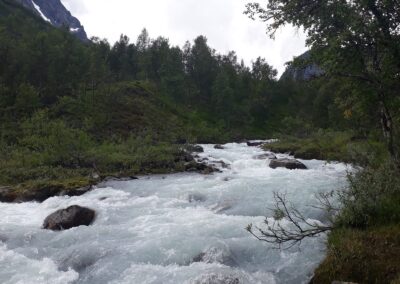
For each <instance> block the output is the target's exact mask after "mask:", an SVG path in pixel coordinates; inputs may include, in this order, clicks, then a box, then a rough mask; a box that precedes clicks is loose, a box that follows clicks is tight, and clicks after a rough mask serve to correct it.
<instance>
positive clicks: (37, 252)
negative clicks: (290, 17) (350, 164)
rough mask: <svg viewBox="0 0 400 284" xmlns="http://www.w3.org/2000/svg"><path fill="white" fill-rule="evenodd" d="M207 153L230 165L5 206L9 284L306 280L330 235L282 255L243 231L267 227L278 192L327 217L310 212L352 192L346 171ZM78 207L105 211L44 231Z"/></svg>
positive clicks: (3, 245) (1, 247) (237, 150)
mask: <svg viewBox="0 0 400 284" xmlns="http://www.w3.org/2000/svg"><path fill="white" fill-rule="evenodd" d="M202 146H203V147H204V149H205V152H204V153H201V154H200V155H199V156H200V158H199V159H204V158H207V159H208V162H209V163H214V164H215V165H217V166H221V163H220V162H221V161H223V162H224V163H225V164H226V165H227V168H222V167H221V170H222V173H215V174H213V175H200V174H195V173H183V174H172V175H156V176H149V177H140V178H139V179H138V180H132V181H112V182H108V183H105V184H102V185H101V186H99V187H98V188H96V189H95V190H93V191H91V192H88V193H86V194H85V195H83V196H79V197H53V198H50V199H48V200H46V201H45V202H43V203H34V202H30V203H22V204H6V203H0V212H2V218H1V219H0V283H10V284H11V283H96V284H97V283H138V284H150V283H152V284H153V283H154V284H156V283H160V284H161V283H162V284H164V283H171V284H172V283H174V284H176V283H187V284H189V283H199V284H208V283H210V284H211V283H212V284H219V283H221V284H222V283H224V284H227V283H228V284H238V283H251V284H254V283H296V284H297V283H307V281H308V280H309V279H310V277H311V276H312V271H313V269H314V268H315V267H316V266H317V265H318V263H319V262H320V261H321V260H322V259H323V257H324V249H325V245H324V239H325V237H324V236H320V237H319V238H315V239H310V240H306V241H304V242H303V243H302V244H301V246H300V247H295V248H292V249H291V250H289V251H278V250H274V249H272V248H271V247H270V246H269V245H268V244H265V243H261V242H259V241H257V240H255V239H254V238H253V237H252V236H251V235H250V234H249V233H248V232H246V230H245V229H244V228H245V227H246V226H247V225H248V224H249V223H254V224H262V222H263V221H264V219H265V217H264V216H265V215H266V214H269V212H268V210H267V208H271V207H273V205H274V201H273V192H274V191H276V192H286V193H287V197H288V198H289V199H290V200H291V201H292V202H293V203H294V204H296V206H298V208H300V210H301V211H302V212H303V213H304V214H305V215H306V216H307V217H308V218H311V219H316V220H322V214H321V212H320V211H318V210H317V209H315V208H312V207H310V206H309V205H312V204H315V203H316V199H315V194H316V193H318V192H327V191H330V190H333V189H337V188H341V187H343V186H345V183H346V178H345V177H346V170H347V168H346V166H345V165H344V164H341V163H326V162H324V161H317V160H312V161H302V162H304V163H305V164H306V165H307V167H308V168H309V170H292V171H291V170H286V169H276V170H272V169H270V168H269V167H268V163H269V160H268V159H266V160H259V159H256V156H257V155H260V154H263V153H264V151H263V150H261V149H260V148H257V147H248V146H247V145H246V144H234V143H232V144H226V145H224V147H225V149H223V150H222V149H214V147H213V145H202ZM278 156H282V157H284V156H285V155H278ZM70 205H81V206H87V207H90V208H92V209H94V210H96V212H97V215H96V220H95V222H94V224H93V225H92V226H90V227H78V228H73V229H70V230H68V231H63V232H52V231H47V230H42V229H41V225H42V222H43V220H44V218H45V217H46V216H47V215H49V214H50V213H52V212H54V211H56V210H58V209H62V208H66V207H68V206H70Z"/></svg>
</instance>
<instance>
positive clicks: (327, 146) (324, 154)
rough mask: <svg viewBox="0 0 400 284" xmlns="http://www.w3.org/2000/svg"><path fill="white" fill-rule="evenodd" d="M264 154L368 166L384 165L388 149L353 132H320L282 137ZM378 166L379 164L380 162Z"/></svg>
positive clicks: (267, 147)
mask: <svg viewBox="0 0 400 284" xmlns="http://www.w3.org/2000/svg"><path fill="white" fill-rule="evenodd" d="M278 138H279V140H278V141H277V142H275V143H271V144H267V145H265V146H264V147H265V150H270V151H272V152H276V153H290V154H292V155H294V156H295V157H296V158H298V159H305V160H311V159H317V160H327V161H342V162H346V163H354V162H357V163H361V164H365V163H366V162H367V160H368V162H369V161H371V159H375V160H379V161H382V160H383V159H384V157H385V149H384V147H383V145H382V144H381V143H379V142H374V141H371V140H368V139H357V138H355V137H354V135H353V134H352V133H351V132H338V131H318V132H315V133H313V134H311V135H309V136H308V137H306V138H298V137H294V136H281V137H278ZM377 162H378V161H377Z"/></svg>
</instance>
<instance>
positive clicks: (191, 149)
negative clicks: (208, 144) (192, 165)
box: [185, 145, 204, 153]
mask: <svg viewBox="0 0 400 284" xmlns="http://www.w3.org/2000/svg"><path fill="white" fill-rule="evenodd" d="M185 149H186V150H187V151H189V152H195V153H203V152H204V149H203V147H201V146H200V145H186V146H185Z"/></svg>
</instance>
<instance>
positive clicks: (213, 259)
mask: <svg viewBox="0 0 400 284" xmlns="http://www.w3.org/2000/svg"><path fill="white" fill-rule="evenodd" d="M192 262H204V263H220V264H223V265H226V266H230V267H234V266H237V262H236V260H235V259H234V257H233V256H232V254H231V252H230V251H229V250H227V249H222V248H216V247H211V248H209V249H207V250H206V251H204V252H201V253H199V254H198V255H196V256H195V257H194V258H193V259H192Z"/></svg>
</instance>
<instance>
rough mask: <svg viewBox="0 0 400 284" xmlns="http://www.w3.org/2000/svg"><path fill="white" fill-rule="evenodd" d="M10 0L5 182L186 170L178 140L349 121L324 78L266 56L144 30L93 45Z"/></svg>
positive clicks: (4, 28) (3, 102) (5, 9)
mask: <svg viewBox="0 0 400 284" xmlns="http://www.w3.org/2000/svg"><path fill="white" fill-rule="evenodd" d="M0 5H1V7H0V8H1V9H0V11H1V12H0V58H1V63H2V64H1V66H0V86H1V88H0V107H1V110H2V111H1V117H0V121H1V142H0V143H1V145H2V147H1V163H2V165H1V170H0V183H1V184H3V185H14V186H15V185H18V184H20V185H21V184H22V186H21V187H22V188H30V187H32V186H33V187H35V186H36V184H37V183H40V184H42V182H44V183H45V184H46V183H47V182H49V181H54V180H60V183H63V182H64V181H65V180H67V181H68V186H71V184H70V183H71V180H70V179H71V177H73V182H72V186H78V185H82V184H86V183H87V182H88V181H87V180H88V179H89V178H88V176H89V173H90V172H93V171H94V168H95V170H96V171H99V172H100V173H104V174H109V173H120V174H121V175H122V174H128V173H129V174H134V173H143V172H149V171H152V170H155V171H159V170H163V171H165V170H168V171H169V170H174V169H175V170H176V169H178V168H179V166H178V165H176V163H174V162H173V161H174V160H176V157H175V156H176V152H177V151H178V148H179V147H178V146H175V145H176V144H179V143H186V142H188V143H189V142H191V143H194V142H223V141H229V140H241V139H250V138H259V137H270V136H272V135H274V134H275V133H277V132H282V133H283V132H285V131H286V130H290V129H293V128H295V129H296V131H298V132H299V134H301V135H303V134H307V133H308V132H310V131H311V130H312V129H315V128H329V127H331V128H332V129H335V130H338V129H342V128H343V127H344V126H346V125H347V121H346V120H345V119H342V116H341V110H339V109H338V107H337V106H336V104H335V103H334V99H333V96H332V93H331V90H330V89H329V88H326V87H325V85H321V84H320V83H319V82H303V83H301V82H290V81H279V82H278V81H277V80H276V75H277V72H276V70H274V69H273V68H272V67H271V66H270V65H268V63H267V62H266V61H265V60H264V59H262V58H257V59H255V61H254V63H253V65H252V66H251V68H249V67H247V66H245V65H244V64H243V62H239V60H238V57H237V55H236V54H235V52H233V51H232V52H230V53H229V54H226V55H221V54H218V53H217V52H216V51H215V50H213V49H212V48H211V47H210V46H208V44H207V39H206V38H205V37H204V36H199V37H197V38H196V39H195V40H194V41H193V42H187V43H186V45H185V46H184V47H183V48H179V47H176V46H171V44H170V43H169V42H168V39H166V38H162V37H158V38H156V39H151V38H150V37H149V35H148V33H147V31H146V30H145V29H144V30H143V32H142V34H141V35H140V36H139V37H138V39H137V40H136V41H135V42H134V43H133V42H131V41H130V39H129V38H128V37H126V36H124V35H121V38H120V40H119V41H118V42H116V43H115V44H113V45H111V44H110V43H108V42H107V41H106V40H101V39H98V38H93V39H92V40H91V42H90V43H87V44H85V43H82V42H81V41H79V40H77V39H76V38H75V37H73V36H71V35H70V34H69V32H68V28H67V27H66V28H65V30H62V29H61V30H60V29H56V28H54V27H52V26H50V25H49V24H48V23H46V22H45V21H43V19H41V18H40V17H38V16H36V15H34V14H32V13H31V12H30V11H28V10H26V9H24V8H22V7H20V6H19V5H18V4H16V3H15V2H14V1H11V0H1V1H0ZM357 129H361V128H360V127H357ZM155 149H157V151H155ZM160 161H161V162H160ZM160 168H161V169H160ZM31 182H33V183H34V184H33V185H32V184H30V183H31ZM75 183H76V184H75Z"/></svg>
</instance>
